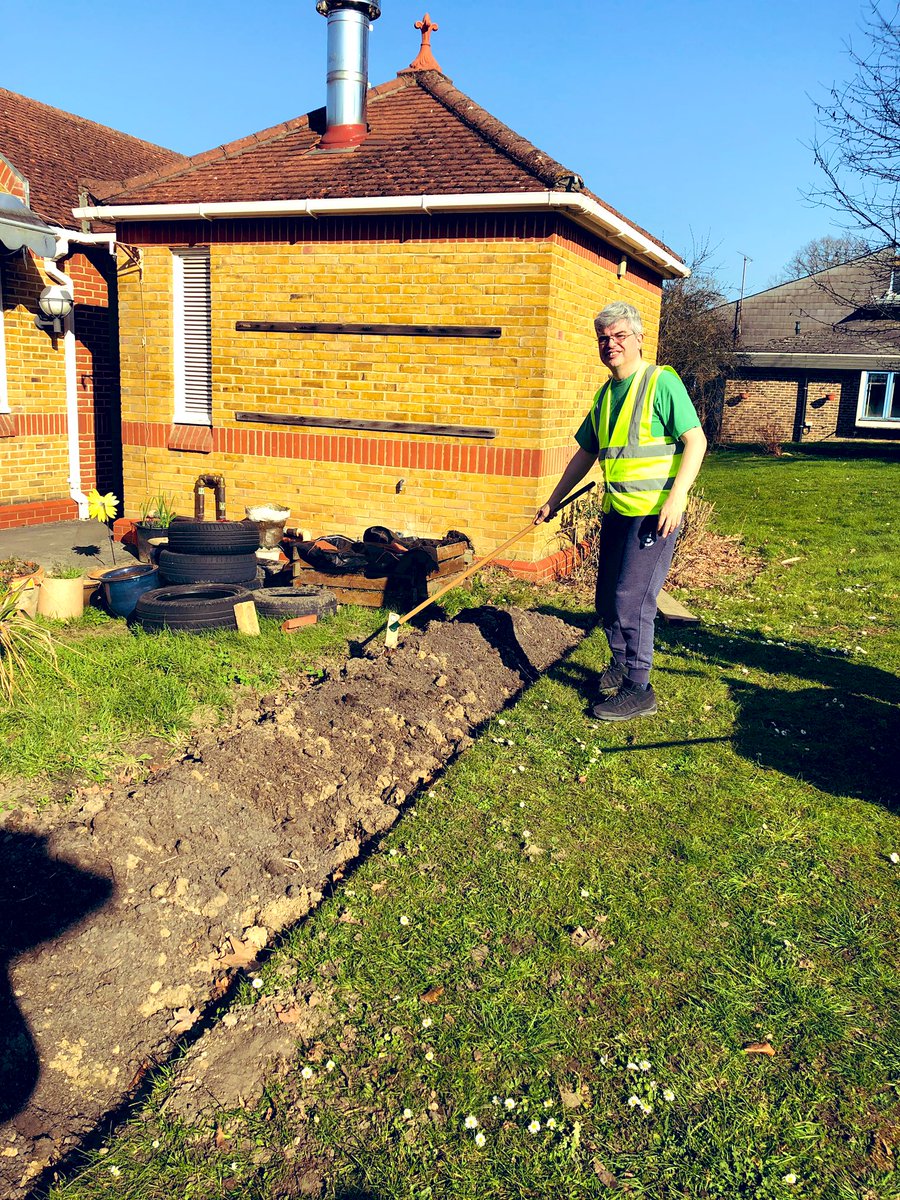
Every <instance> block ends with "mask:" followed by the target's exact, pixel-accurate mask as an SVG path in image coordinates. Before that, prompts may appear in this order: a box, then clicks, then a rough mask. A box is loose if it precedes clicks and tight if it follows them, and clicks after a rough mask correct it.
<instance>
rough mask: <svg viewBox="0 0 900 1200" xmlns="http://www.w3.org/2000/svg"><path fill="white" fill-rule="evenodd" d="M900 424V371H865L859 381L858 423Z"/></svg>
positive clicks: (877, 424)
mask: <svg viewBox="0 0 900 1200" xmlns="http://www.w3.org/2000/svg"><path fill="white" fill-rule="evenodd" d="M895 421H896V422H897V424H900V372H895V371H863V373H862V378H861V379H860V382H859V404H858V406H857V409H856V423H857V425H876V426H890V425H892V424H893V423H894V422H895Z"/></svg>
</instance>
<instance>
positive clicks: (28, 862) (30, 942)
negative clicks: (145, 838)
mask: <svg viewBox="0 0 900 1200" xmlns="http://www.w3.org/2000/svg"><path fill="white" fill-rule="evenodd" d="M112 892H113V885H112V882H111V881H110V880H109V879H104V878H103V877H102V876H99V875H94V874H91V873H90V872H89V871H83V870H81V869H80V868H79V867H76V866H73V865H72V864H71V863H67V862H64V861H63V860H61V859H56V858H52V857H51V856H50V855H49V854H48V853H47V839H46V838H43V837H37V836H35V835H33V834H27V833H9V832H0V954H2V966H3V968H4V969H3V971H2V974H0V1046H2V1048H3V1050H2V1054H0V1122H3V1121H8V1120H9V1119H10V1118H11V1117H14V1116H15V1115H16V1113H18V1112H21V1110H22V1109H23V1108H24V1107H25V1105H26V1103H27V1102H28V1098H29V1096H30V1095H31V1093H32V1092H33V1091H34V1087H35V1084H36V1083H37V1080H38V1076H39V1073H40V1065H39V1061H38V1056H37V1052H36V1050H35V1045H34V1040H33V1038H32V1036H31V1030H30V1029H29V1027H28V1023H27V1021H26V1020H25V1018H24V1016H23V1015H22V1013H21V1012H20V1011H19V1006H18V1004H17V1003H16V1000H15V997H14V995H13V992H12V988H11V986H10V982H9V974H8V964H9V963H10V962H11V961H12V960H13V959H14V958H18V957H19V956H21V955H23V954H27V953H28V952H29V951H31V950H33V949H34V948H35V947H36V946H39V945H40V944H41V943H42V942H46V941H50V940H51V939H53V938H56V937H59V935H60V934H61V933H63V932H64V931H65V930H68V929H72V928H74V927H75V926H76V925H78V924H79V923H80V922H81V921H82V920H84V918H85V917H86V916H87V915H88V914H89V913H91V912H94V911H96V909H98V908H101V907H102V906H103V905H104V904H105V903H106V901H107V900H109V898H110V896H111V895H112Z"/></svg>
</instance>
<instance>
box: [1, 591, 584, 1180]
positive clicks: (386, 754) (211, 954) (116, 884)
mask: <svg viewBox="0 0 900 1200" xmlns="http://www.w3.org/2000/svg"><path fill="white" fill-rule="evenodd" d="M580 636H581V635H580V632H579V631H578V630H576V629H574V628H573V627H571V626H569V625H566V624H565V623H564V622H562V621H559V620H557V619H556V618H554V617H549V616H542V615H538V614H535V613H527V612H521V611H518V610H503V609H493V608H483V609H475V610H469V611H467V612H465V613H463V614H461V615H460V617H458V618H457V619H456V620H455V621H453V622H449V623H446V624H439V623H435V622H433V623H432V624H431V625H430V626H429V628H428V630H427V632H426V633H417V632H415V631H412V630H410V631H409V632H406V633H404V635H403V642H402V644H401V646H400V648H399V649H397V650H396V651H393V652H392V653H390V654H384V653H381V652H380V648H379V645H375V646H374V647H373V649H374V655H373V656H370V657H367V658H362V659H355V660H353V659H351V660H349V661H348V662H346V663H345V664H344V666H343V667H342V668H341V669H340V670H339V671H338V672H336V673H334V674H333V676H332V677H329V678H326V679H325V681H324V682H323V683H321V684H319V685H318V686H316V687H310V686H309V685H308V684H306V683H304V684H303V685H302V686H298V689H297V691H296V692H295V691H293V690H292V689H291V688H290V687H287V688H286V689H285V690H283V691H282V692H280V693H279V694H277V695H274V696H271V697H269V698H267V699H266V700H264V701H263V702H262V703H261V704H260V706H259V708H258V710H253V711H245V712H243V713H240V714H238V718H237V720H236V723H235V725H234V726H233V727H231V728H229V729H227V730H224V731H219V732H218V733H217V734H215V735H209V736H208V737H206V738H205V739H204V738H200V739H198V742H197V744H196V746H194V747H193V748H192V750H191V751H190V752H189V754H188V755H187V756H186V757H185V758H184V760H183V761H181V762H179V763H177V764H175V765H173V766H172V767H171V768H170V769H168V770H166V771H162V772H159V773H157V774H156V775H154V776H152V777H151V778H150V779H148V780H147V781H146V782H145V783H142V784H140V785H137V786H132V787H130V788H112V787H110V788H106V789H100V790H98V791H97V792H96V793H94V794H91V795H89V796H88V797H87V798H86V799H85V802H84V803H83V805H82V806H81V808H80V809H79V810H78V811H73V809H71V808H69V809H64V810H55V811H49V812H45V813H40V814H38V813H32V812H28V811H23V810H18V811H15V812H12V813H6V814H5V816H4V819H3V820H2V825H0V880H2V885H0V886H2V890H3V891H5V893H6V894H5V895H4V896H2V904H0V913H2V917H0V921H2V925H0V929H2V934H3V948H4V951H5V956H6V958H7V960H12V965H11V969H10V986H9V989H8V990H7V991H5V992H0V1022H2V1025H0V1036H2V1038H3V1044H4V1048H5V1049H4V1056H3V1062H2V1065H0V1104H2V1108H0V1118H2V1119H3V1120H4V1122H5V1124H4V1126H3V1127H2V1129H0V1195H3V1196H5V1197H9V1198H10V1200H14V1198H15V1197H19V1196H23V1195H25V1194H26V1193H27V1192H28V1191H29V1189H30V1188H32V1187H33V1186H34V1184H35V1181H36V1180H37V1179H38V1178H42V1177H43V1176H44V1173H45V1171H46V1169H47V1168H48V1166H51V1165H52V1164H53V1163H54V1162H56V1161H58V1160H59V1159H60V1158H61V1157H62V1156H63V1155H65V1154H66V1153H67V1152H68V1151H69V1150H71V1149H72V1148H73V1147H74V1146H75V1145H76V1144H77V1142H78V1141H79V1140H80V1138H81V1137H83V1136H84V1135H85V1133H86V1132H88V1131H89V1130H91V1129H93V1128H94V1127H95V1126H96V1124H97V1122H98V1120H99V1119H100V1118H101V1117H102V1116H103V1114H105V1113H107V1112H109V1111H110V1110H111V1109H113V1108H115V1107H116V1106H117V1105H118V1104H119V1103H120V1102H121V1101H122V1100H123V1099H124V1098H125V1097H126V1096H128V1095H129V1094H130V1093H131V1092H133V1090H134V1089H135V1087H136V1086H137V1085H138V1083H139V1082H140V1080H141V1078H142V1077H143V1075H144V1074H145V1073H146V1070H147V1068H148V1065H150V1064H153V1063H157V1062H160V1061H162V1060H164V1059H165V1058H166V1057H167V1055H168V1053H169V1052H170V1050H171V1047H172V1045H173V1043H174V1042H175V1041H176V1040H177V1038H178V1037H179V1036H180V1035H182V1034H183V1033H184V1032H186V1031H187V1030H188V1029H189V1028H190V1027H191V1026H192V1025H193V1024H194V1023H195V1022H196V1021H197V1020H198V1019H199V1017H200V1014H201V1011H202V1009H203V1008H204V1006H205V1005H206V1004H207V1003H208V1002H209V1001H210V1000H211V999H214V998H216V997H218V996H220V995H222V993H223V992H224V990H225V987H226V986H227V981H228V978H229V976H230V975H231V974H233V973H234V971H235V970H237V969H239V968H241V967H245V966H248V965H250V963H252V961H253V960H254V959H255V957H256V956H257V955H258V953H259V951H260V950H261V949H262V948H263V947H264V946H266V945H267V944H268V943H269V942H270V941H271V939H272V937H273V935H274V934H276V933H277V932H278V931H280V930H282V929H284V928H285V927H287V926H288V925H290V924H292V923H293V922H295V921H297V920H299V919H300V918H301V917H303V916H304V915H305V914H306V913H307V912H309V910H310V909H311V908H312V907H313V906H314V905H315V904H317V903H318V901H319V900H321V898H322V892H323V889H324V888H325V887H326V885H327V884H328V883H329V881H332V880H335V879H338V878H340V877H341V875H342V873H343V871H344V870H345V868H346V867H347V864H349V863H351V862H352V861H353V860H354V859H356V858H357V857H358V855H359V853H360V850H361V849H362V847H363V846H364V845H365V844H366V842H367V841H369V840H370V839H372V838H373V837H376V836H377V835H379V834H381V833H383V832H384V831H386V830H387V829H389V828H390V827H391V826H392V825H393V824H394V822H395V821H396V820H397V817H398V815H399V810H400V808H401V806H402V805H403V803H404V801H405V800H406V798H407V796H408V795H409V794H410V793H411V792H413V791H414V790H415V789H417V788H418V787H419V786H420V785H421V784H423V783H425V782H427V781H429V780H430V779H432V778H433V777H434V776H435V775H436V774H437V773H438V772H439V771H440V770H441V769H442V768H443V767H444V766H445V764H446V763H447V762H448V761H449V760H450V759H451V758H453V757H454V756H455V755H456V754H458V753H459V752H460V751H462V750H464V749H465V748H466V747H467V746H468V745H469V744H470V743H471V737H472V734H473V732H475V731H476V730H477V728H478V726H479V725H480V724H481V723H482V722H484V721H485V720H486V719H488V718H489V717H491V716H493V715H494V714H495V713H496V712H498V711H499V710H500V709H501V708H502V707H503V706H504V705H505V704H506V703H507V702H508V701H509V700H510V699H511V698H512V697H513V696H515V695H516V694H518V693H519V692H520V691H521V690H522V689H523V687H524V686H526V685H527V684H528V683H529V682H531V681H532V680H533V679H534V678H535V677H536V674H537V672H539V671H541V670H543V669H545V668H546V667H548V666H549V665H551V664H552V663H554V662H555V661H556V660H557V659H559V658H560V657H561V656H562V655H563V654H564V653H565V652H566V651H567V650H569V649H570V648H571V647H572V646H574V645H575V644H576V642H577V641H578V639H579V637H580ZM249 1074H252V1072H250V1073H249Z"/></svg>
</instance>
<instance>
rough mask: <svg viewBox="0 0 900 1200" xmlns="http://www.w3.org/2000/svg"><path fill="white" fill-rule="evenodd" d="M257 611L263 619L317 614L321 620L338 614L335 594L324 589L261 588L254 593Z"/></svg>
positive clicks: (280, 618)
mask: <svg viewBox="0 0 900 1200" xmlns="http://www.w3.org/2000/svg"><path fill="white" fill-rule="evenodd" d="M253 601H254V603H255V604H256V611H257V612H258V613H259V615H260V616H261V617H277V618H278V619H279V620H281V621H284V620H287V618H288V617H306V616H309V615H310V614H311V613H315V615H316V616H317V617H319V618H320V619H321V618H322V617H330V616H332V614H334V613H336V612H337V600H335V598H334V593H333V592H330V591H329V590H328V588H324V587H271V588H259V589H257V591H255V592H254V593H253Z"/></svg>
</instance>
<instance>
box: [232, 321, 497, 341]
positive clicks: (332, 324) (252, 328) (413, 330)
mask: <svg viewBox="0 0 900 1200" xmlns="http://www.w3.org/2000/svg"><path fill="white" fill-rule="evenodd" d="M234 327H235V329H237V330H238V331H239V332H241V333H332V334H341V335H343V334H369V335H371V336H377V337H432V338H498V337H501V336H502V334H503V330H502V329H501V328H500V326H499V325H354V324H349V323H347V322H344V321H235V323H234Z"/></svg>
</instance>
